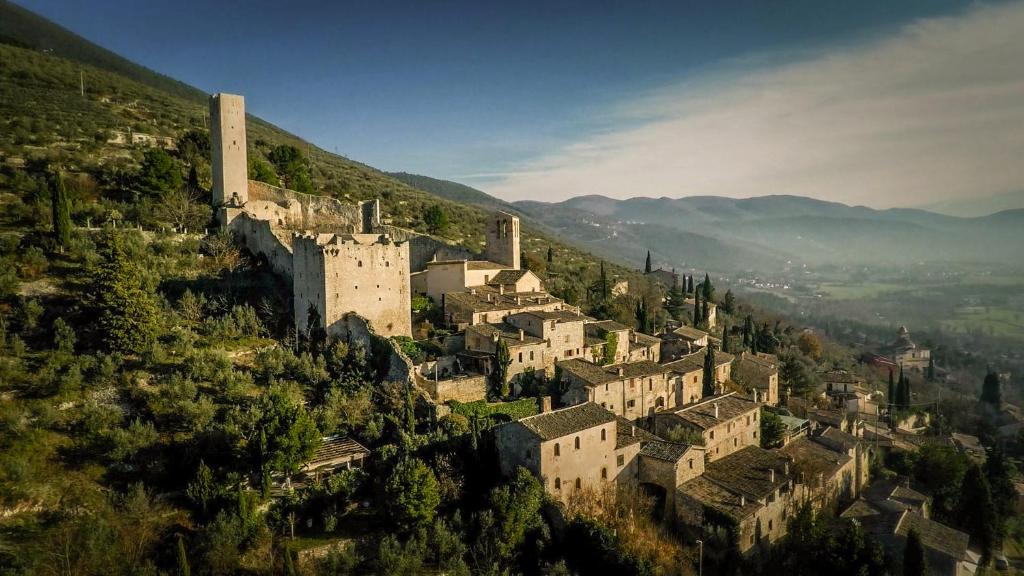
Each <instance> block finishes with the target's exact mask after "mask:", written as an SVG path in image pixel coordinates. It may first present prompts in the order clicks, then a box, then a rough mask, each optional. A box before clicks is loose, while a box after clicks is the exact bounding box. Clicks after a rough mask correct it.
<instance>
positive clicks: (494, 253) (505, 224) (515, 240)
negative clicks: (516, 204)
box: [484, 212, 519, 270]
mask: <svg viewBox="0 0 1024 576" xmlns="http://www.w3.org/2000/svg"><path fill="white" fill-rule="evenodd" d="M484 256H486V258H487V259H488V260H490V261H491V262H497V263H498V264H504V265H505V266H509V267H511V268H515V269H516V270H518V269H519V217H517V216H513V215H511V214H508V213H506V212H495V213H494V214H493V215H491V218H490V219H489V220H488V221H487V247H486V249H485V250H484Z"/></svg>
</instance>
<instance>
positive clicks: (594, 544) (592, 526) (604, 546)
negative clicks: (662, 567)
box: [565, 516, 654, 576]
mask: <svg viewBox="0 0 1024 576" xmlns="http://www.w3.org/2000/svg"><path fill="white" fill-rule="evenodd" d="M565 551H566V552H565V554H566V561H567V563H568V564H569V567H570V568H572V570H573V572H575V573H577V574H628V575H631V576H653V574H654V567H653V566H651V565H650V563H648V562H646V561H644V560H642V559H640V558H637V557H635V556H633V555H631V554H629V553H628V552H625V551H623V550H622V547H621V546H620V544H619V537H618V536H617V535H616V534H615V533H614V532H613V531H611V530H609V529H608V528H606V527H605V526H603V525H602V524H600V523H598V522H596V521H594V520H591V519H588V518H584V517H582V516H577V517H576V518H574V519H573V520H572V522H570V523H569V526H568V527H567V528H566V534H565Z"/></svg>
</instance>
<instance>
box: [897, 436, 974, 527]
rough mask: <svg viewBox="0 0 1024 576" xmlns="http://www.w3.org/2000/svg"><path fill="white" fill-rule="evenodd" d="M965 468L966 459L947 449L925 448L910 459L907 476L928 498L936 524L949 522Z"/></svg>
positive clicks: (931, 446) (928, 446)
mask: <svg viewBox="0 0 1024 576" xmlns="http://www.w3.org/2000/svg"><path fill="white" fill-rule="evenodd" d="M967 465H968V461H967V458H966V457H965V456H964V455H963V454H960V453H959V452H958V451H957V450H956V449H955V448H953V447H951V446H937V445H933V444H926V445H925V446H922V447H921V449H920V450H919V451H918V453H917V455H916V458H914V460H913V462H912V469H911V470H910V472H911V473H913V476H914V480H915V481H916V482H918V483H919V484H920V485H921V486H922V487H923V488H924V489H925V490H926V491H927V492H929V493H930V494H931V495H932V514H933V516H934V518H935V519H936V520H939V521H946V522H949V521H950V520H951V519H952V518H953V516H954V513H955V508H956V503H957V498H958V496H959V495H960V485H961V483H962V482H963V478H964V473H965V472H966V471H967ZM954 524H955V523H954Z"/></svg>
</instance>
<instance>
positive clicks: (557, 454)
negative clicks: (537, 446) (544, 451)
mask: <svg viewBox="0 0 1024 576" xmlns="http://www.w3.org/2000/svg"><path fill="white" fill-rule="evenodd" d="M561 455H562V449H561V446H559V445H558V442H555V456H561Z"/></svg>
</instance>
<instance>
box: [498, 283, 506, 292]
mask: <svg viewBox="0 0 1024 576" xmlns="http://www.w3.org/2000/svg"><path fill="white" fill-rule="evenodd" d="M504 293H505V285H504V284H498V294H504Z"/></svg>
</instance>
